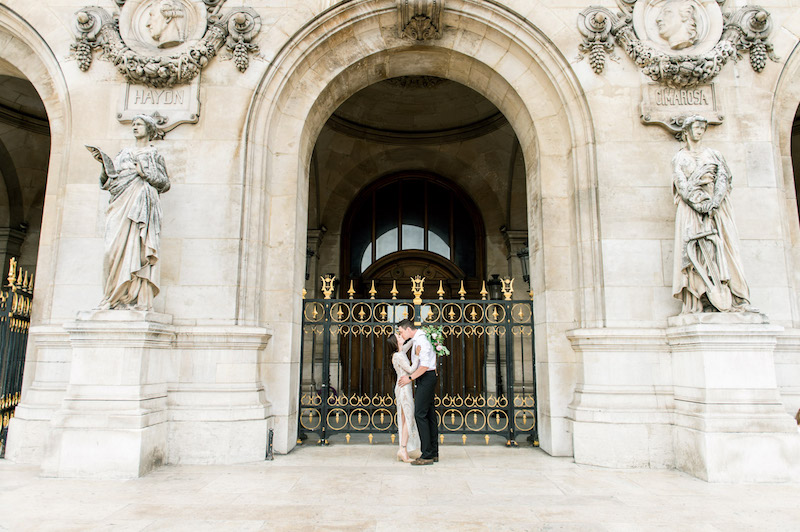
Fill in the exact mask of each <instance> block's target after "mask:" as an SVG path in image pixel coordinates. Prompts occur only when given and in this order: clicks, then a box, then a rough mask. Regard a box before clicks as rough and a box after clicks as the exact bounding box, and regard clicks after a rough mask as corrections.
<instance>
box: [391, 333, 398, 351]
mask: <svg viewBox="0 0 800 532" xmlns="http://www.w3.org/2000/svg"><path fill="white" fill-rule="evenodd" d="M389 348H390V349H391V353H392V354H394V353H397V352H398V351H399V350H400V349H398V345H397V336H395V335H394V334H390V335H389Z"/></svg>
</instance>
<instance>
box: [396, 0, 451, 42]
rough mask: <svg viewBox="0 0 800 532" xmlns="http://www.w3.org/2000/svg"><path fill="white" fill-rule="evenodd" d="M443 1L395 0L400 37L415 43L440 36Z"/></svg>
mask: <svg viewBox="0 0 800 532" xmlns="http://www.w3.org/2000/svg"><path fill="white" fill-rule="evenodd" d="M443 11H444V0H397V12H398V15H399V28H400V35H401V36H403V37H407V38H409V39H414V40H415V41H427V40H431V39H439V38H441V36H442V12H443Z"/></svg>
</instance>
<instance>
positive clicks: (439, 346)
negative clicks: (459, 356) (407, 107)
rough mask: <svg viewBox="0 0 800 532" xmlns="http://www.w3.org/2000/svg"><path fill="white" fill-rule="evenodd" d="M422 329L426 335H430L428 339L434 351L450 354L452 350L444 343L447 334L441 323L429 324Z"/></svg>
mask: <svg viewBox="0 0 800 532" xmlns="http://www.w3.org/2000/svg"><path fill="white" fill-rule="evenodd" d="M422 331H423V332H424V333H425V336H427V337H428V341H429V342H430V343H431V345H432V346H433V350H434V352H435V353H436V354H437V355H438V356H447V355H449V354H450V350H449V349H447V346H445V345H444V339H445V338H446V337H447V336H446V335H445V334H444V330H443V329H442V326H441V325H439V326H436V325H427V326H425V327H423V328H422Z"/></svg>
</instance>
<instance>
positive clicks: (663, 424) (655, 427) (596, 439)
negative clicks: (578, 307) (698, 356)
mask: <svg viewBox="0 0 800 532" xmlns="http://www.w3.org/2000/svg"><path fill="white" fill-rule="evenodd" d="M568 337H569V340H570V342H571V343H572V348H573V349H574V350H575V353H576V355H577V357H578V361H577V362H578V367H579V374H578V383H577V386H576V388H575V395H574V398H573V401H572V403H571V404H570V406H569V412H570V419H571V420H572V436H573V447H574V453H575V462H577V463H579V464H589V465H599V466H604V467H622V468H624V467H654V468H666V467H672V465H673V464H674V456H673V451H672V430H673V427H672V386H671V381H672V374H671V367H670V353H669V347H668V345H667V342H666V338H665V337H664V331H663V329H579V330H574V331H570V332H569V335H568Z"/></svg>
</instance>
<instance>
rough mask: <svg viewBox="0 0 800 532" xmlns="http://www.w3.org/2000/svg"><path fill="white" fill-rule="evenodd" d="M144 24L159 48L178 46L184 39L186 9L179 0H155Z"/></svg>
mask: <svg viewBox="0 0 800 532" xmlns="http://www.w3.org/2000/svg"><path fill="white" fill-rule="evenodd" d="M145 26H146V27H147V31H148V32H149V33H150V37H152V38H153V40H154V41H156V42H157V43H158V47H159V48H172V47H174V46H178V45H179V44H182V43H183V42H184V41H185V40H186V9H185V8H184V7H183V4H181V2H180V0H156V1H155V2H153V4H151V6H150V11H148V13H147V24H146V25H145Z"/></svg>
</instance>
